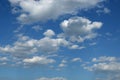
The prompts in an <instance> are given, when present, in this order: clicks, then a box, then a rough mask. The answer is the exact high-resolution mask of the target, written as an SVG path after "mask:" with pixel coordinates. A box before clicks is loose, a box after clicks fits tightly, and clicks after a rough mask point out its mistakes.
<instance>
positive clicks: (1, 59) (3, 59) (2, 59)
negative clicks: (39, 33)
mask: <svg viewBox="0 0 120 80" xmlns="http://www.w3.org/2000/svg"><path fill="white" fill-rule="evenodd" d="M0 61H8V58H7V57H0Z"/></svg>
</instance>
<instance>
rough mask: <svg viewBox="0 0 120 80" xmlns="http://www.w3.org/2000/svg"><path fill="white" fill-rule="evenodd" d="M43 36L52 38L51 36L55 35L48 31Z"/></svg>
mask: <svg viewBox="0 0 120 80" xmlns="http://www.w3.org/2000/svg"><path fill="white" fill-rule="evenodd" d="M44 35H45V36H46V37H52V36H54V35H55V33H54V31H53V30H51V29H48V30H47V31H46V32H44Z"/></svg>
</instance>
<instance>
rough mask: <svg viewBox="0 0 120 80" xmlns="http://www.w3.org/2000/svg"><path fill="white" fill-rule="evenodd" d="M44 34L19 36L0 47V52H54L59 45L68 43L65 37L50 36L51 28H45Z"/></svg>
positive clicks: (20, 53)
mask: <svg viewBox="0 0 120 80" xmlns="http://www.w3.org/2000/svg"><path fill="white" fill-rule="evenodd" d="M48 33H49V34H48ZM44 34H45V35H46V37H43V38H41V39H32V38H29V37H28V36H20V37H19V39H18V40H17V41H16V42H15V43H13V44H12V45H6V46H5V47H0V52H1V53H12V54H14V55H17V56H19V55H20V56H23V55H25V54H33V53H40V52H42V53H53V52H56V51H57V50H58V49H59V47H61V46H67V45H69V42H68V41H66V40H65V39H62V38H51V37H50V36H52V35H54V32H53V31H52V30H47V31H46V32H45V33H44ZM47 36H49V37H47ZM48 45H49V46H48Z"/></svg>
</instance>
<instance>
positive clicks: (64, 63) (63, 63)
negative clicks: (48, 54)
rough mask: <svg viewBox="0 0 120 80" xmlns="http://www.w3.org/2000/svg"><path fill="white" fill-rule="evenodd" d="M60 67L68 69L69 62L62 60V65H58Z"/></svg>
mask: <svg viewBox="0 0 120 80" xmlns="http://www.w3.org/2000/svg"><path fill="white" fill-rule="evenodd" d="M58 66H59V67H66V66H67V61H66V60H62V61H61V63H60V64H59V65H58Z"/></svg>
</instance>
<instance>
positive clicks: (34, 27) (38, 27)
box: [32, 25, 42, 32]
mask: <svg viewBox="0 0 120 80" xmlns="http://www.w3.org/2000/svg"><path fill="white" fill-rule="evenodd" d="M32 29H33V30H35V31H36V32H39V31H40V30H42V27H41V26H39V25H36V26H33V27H32Z"/></svg>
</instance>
